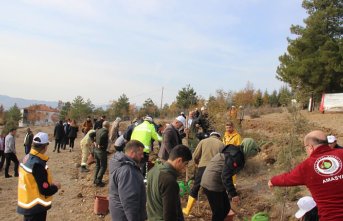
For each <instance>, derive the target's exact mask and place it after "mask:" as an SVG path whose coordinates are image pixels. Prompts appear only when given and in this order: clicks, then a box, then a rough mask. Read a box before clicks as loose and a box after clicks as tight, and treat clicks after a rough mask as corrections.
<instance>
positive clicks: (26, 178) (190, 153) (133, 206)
mask: <svg viewBox="0 0 343 221" xmlns="http://www.w3.org/2000/svg"><path fill="white" fill-rule="evenodd" d="M230 113H231V112H230ZM120 122H121V118H120V117H117V118H116V119H115V121H113V122H112V124H111V123H110V122H109V121H106V116H102V117H101V119H99V120H97V121H95V122H92V120H91V118H90V117H87V119H86V121H85V122H84V123H83V124H82V126H81V132H82V133H83V138H82V139H81V141H80V149H81V153H82V157H81V169H80V170H81V172H90V169H89V168H88V165H89V164H90V161H91V162H95V168H94V178H93V184H94V185H95V186H96V187H104V186H106V182H105V181H104V180H103V177H104V174H105V173H106V171H107V167H108V156H110V155H109V154H110V153H111V149H112V147H114V148H115V153H114V155H113V156H112V157H111V159H110V161H109V182H108V188H109V194H108V196H109V211H110V214H111V218H112V221H125V220H128V221H139V220H142V221H143V220H151V221H155V220H156V221H157V220H184V216H189V215H190V213H191V211H192V208H193V206H194V204H195V202H196V201H197V199H198V194H199V190H200V189H201V188H202V189H203V192H204V194H205V195H206V197H207V199H208V202H209V205H210V208H211V211H212V220H213V221H223V220H225V218H226V217H227V215H228V213H229V211H230V209H231V205H230V201H231V202H233V203H238V202H239V201H240V198H239V195H238V193H237V191H236V182H237V181H236V174H237V173H238V172H239V171H240V170H241V169H243V167H244V165H245V162H246V161H247V160H248V159H249V158H250V157H252V156H255V155H256V154H257V153H258V152H259V151H260V149H259V147H258V145H257V144H256V142H255V141H254V140H253V139H251V138H244V139H243V138H242V137H241V135H240V134H239V133H238V131H237V130H236V129H235V124H234V122H232V121H228V122H227V123H226V124H225V132H224V133H223V134H222V133H220V132H219V131H215V130H214V128H213V126H212V125H211V123H210V121H209V114H208V112H207V110H206V108H201V109H200V111H198V109H196V110H194V111H191V112H190V113H189V115H188V116H186V115H185V114H184V113H181V114H180V115H179V116H177V117H175V119H174V120H173V121H172V122H170V123H169V124H167V125H166V126H165V127H163V126H162V125H158V124H156V123H155V122H154V120H153V118H152V117H151V116H149V115H147V116H145V117H144V118H141V119H138V118H137V119H134V120H133V121H132V122H131V124H130V125H129V126H128V127H127V128H126V130H125V131H120V130H119V125H120ZM78 128H79V127H78V125H77V123H76V121H75V120H70V119H68V120H67V121H66V122H64V123H63V121H59V122H58V123H57V124H56V126H55V128H54V138H55V144H54V149H53V152H56V151H57V153H59V152H60V151H61V150H65V149H66V145H69V151H72V150H73V147H74V141H75V139H76V137H77V134H78ZM15 137H16V129H11V130H10V132H9V133H8V134H7V136H6V137H4V136H1V137H0V170H1V169H2V167H3V164H4V162H6V164H5V177H6V178H10V177H12V175H10V173H9V167H10V164H11V162H14V176H16V177H18V176H19V183H18V207H17V212H18V213H20V214H22V215H24V220H27V221H28V220H32V221H34V220H46V215H47V210H48V209H50V207H51V200H52V198H51V196H52V195H53V194H55V193H56V192H57V191H58V189H59V188H60V187H61V184H60V183H59V182H54V181H53V180H52V178H51V174H50V172H49V169H48V167H47V165H46V163H47V160H48V157H47V156H46V155H45V153H46V151H47V147H48V145H49V140H48V135H47V134H46V133H43V132H39V133H37V134H36V135H33V133H32V131H31V130H30V128H28V129H27V132H26V134H25V137H24V142H23V143H24V148H25V154H27V155H26V156H25V158H24V160H23V162H22V163H21V164H20V165H19V161H18V158H17V156H16V147H15ZM154 142H155V145H154ZM156 145H158V146H159V150H158V151H157V152H158V159H157V160H154V161H152V159H151V152H153V150H154V147H155V146H156ZM304 145H305V146H304V148H305V151H306V153H307V155H308V158H307V159H306V160H305V161H304V162H302V163H301V164H300V165H298V166H297V167H296V168H295V169H294V170H292V171H290V172H288V173H284V174H281V175H278V176H274V177H272V178H271V180H270V181H269V182H268V185H269V187H270V188H272V187H274V186H295V185H305V186H307V187H308V189H309V190H310V192H311V195H312V196H311V197H310V196H306V197H304V198H302V199H300V200H299V202H298V206H299V211H298V212H297V214H296V217H297V218H298V219H302V220H318V217H319V218H320V220H324V221H325V220H341V219H342V220H343V215H342V214H341V211H342V210H343V200H342V197H343V191H342V189H341V188H340V185H342V182H343V175H342V173H343V171H342V160H343V152H342V150H341V148H342V147H340V146H339V145H338V144H337V139H336V137H335V136H333V135H331V134H329V135H326V134H325V133H324V132H322V131H313V132H311V133H309V134H307V135H306V136H305V138H304ZM157 152H156V153H157ZM190 161H193V162H194V163H195V166H196V169H195V172H194V178H193V179H194V182H193V186H192V188H191V190H190V194H189V197H188V202H187V204H186V205H185V207H184V208H182V207H181V200H180V195H179V192H180V187H179V184H178V182H177V180H178V179H180V176H181V174H182V173H183V172H184V171H185V169H186V168H187V165H188V163H189V162H190ZM305 174H306V175H305ZM309 217H310V218H309Z"/></svg>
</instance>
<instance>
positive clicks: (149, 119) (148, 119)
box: [144, 116, 152, 123]
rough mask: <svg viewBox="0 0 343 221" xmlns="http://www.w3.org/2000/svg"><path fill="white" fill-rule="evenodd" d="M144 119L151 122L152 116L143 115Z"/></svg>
mask: <svg viewBox="0 0 343 221" xmlns="http://www.w3.org/2000/svg"><path fill="white" fill-rule="evenodd" d="M144 120H146V121H149V122H150V123H152V117H150V116H146V117H144Z"/></svg>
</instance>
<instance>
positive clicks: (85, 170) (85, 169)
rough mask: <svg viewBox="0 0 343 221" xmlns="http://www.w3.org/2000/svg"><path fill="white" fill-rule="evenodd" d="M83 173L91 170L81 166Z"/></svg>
mask: <svg viewBox="0 0 343 221" xmlns="http://www.w3.org/2000/svg"><path fill="white" fill-rule="evenodd" d="M80 171H81V173H84V172H89V169H87V167H86V166H81V169H80Z"/></svg>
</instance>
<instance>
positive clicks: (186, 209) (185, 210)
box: [182, 196, 197, 216]
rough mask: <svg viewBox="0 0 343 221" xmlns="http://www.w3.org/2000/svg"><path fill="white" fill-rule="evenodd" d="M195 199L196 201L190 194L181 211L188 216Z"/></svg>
mask: <svg viewBox="0 0 343 221" xmlns="http://www.w3.org/2000/svg"><path fill="white" fill-rule="evenodd" d="M195 201H197V200H196V199H195V198H193V197H191V196H189V197H188V202H187V206H186V208H183V209H182V212H183V214H184V215H185V216H189V214H190V213H191V210H192V208H193V206H194V203H195Z"/></svg>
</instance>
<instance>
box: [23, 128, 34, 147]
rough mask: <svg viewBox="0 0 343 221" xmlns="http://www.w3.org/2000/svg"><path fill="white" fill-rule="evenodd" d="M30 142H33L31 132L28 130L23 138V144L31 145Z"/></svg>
mask: <svg viewBox="0 0 343 221" xmlns="http://www.w3.org/2000/svg"><path fill="white" fill-rule="evenodd" d="M25 137H26V135H25ZM32 142H33V133H32V132H30V133H29V134H27V138H26V139H25V140H24V146H27V147H31V146H32Z"/></svg>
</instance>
